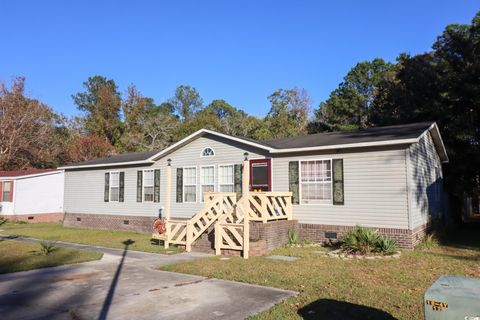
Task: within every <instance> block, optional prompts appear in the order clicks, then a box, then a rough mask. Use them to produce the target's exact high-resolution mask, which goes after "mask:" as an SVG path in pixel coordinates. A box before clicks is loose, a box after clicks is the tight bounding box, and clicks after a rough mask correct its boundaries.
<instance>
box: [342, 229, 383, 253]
mask: <svg viewBox="0 0 480 320" xmlns="http://www.w3.org/2000/svg"><path fill="white" fill-rule="evenodd" d="M378 237H379V235H378V234H377V232H376V231H375V230H373V229H370V228H363V227H360V226H356V227H355V228H354V229H353V230H351V231H348V232H347V233H345V234H344V235H343V237H342V242H343V244H342V248H343V249H344V250H346V251H349V252H359V253H362V254H367V253H371V252H373V251H374V250H375V248H376V245H377V242H378Z"/></svg>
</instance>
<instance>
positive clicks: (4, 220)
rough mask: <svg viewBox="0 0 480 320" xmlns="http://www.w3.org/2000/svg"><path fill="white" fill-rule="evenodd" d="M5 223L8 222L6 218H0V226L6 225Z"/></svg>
mask: <svg viewBox="0 0 480 320" xmlns="http://www.w3.org/2000/svg"><path fill="white" fill-rule="evenodd" d="M7 221H8V220H7V219H6V218H3V217H1V218H0V226H1V225H2V224H5V223H7Z"/></svg>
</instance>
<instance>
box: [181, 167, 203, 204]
mask: <svg viewBox="0 0 480 320" xmlns="http://www.w3.org/2000/svg"><path fill="white" fill-rule="evenodd" d="M192 168H195V201H186V198H185V169H192ZM182 169H183V176H182V179H183V181H182V197H183V203H198V176H199V174H198V172H199V171H200V170H198V168H197V166H188V167H182ZM189 186H192V185H191V184H189Z"/></svg>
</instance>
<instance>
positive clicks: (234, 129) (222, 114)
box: [200, 100, 252, 137]
mask: <svg viewBox="0 0 480 320" xmlns="http://www.w3.org/2000/svg"><path fill="white" fill-rule="evenodd" d="M200 113H201V114H202V115H209V116H210V117H211V116H214V117H215V119H214V120H212V122H211V123H212V124H215V125H213V128H212V129H214V130H217V131H220V132H222V133H226V134H229V135H233V136H243V137H249V136H251V135H252V128H251V127H250V124H251V123H252V120H251V119H250V118H251V116H249V115H248V114H247V113H245V112H244V111H243V110H240V109H237V108H235V107H234V106H232V105H230V104H229V103H228V102H226V101H225V100H213V101H212V102H211V103H210V104H209V105H207V106H206V107H205V109H203V110H202V112H200Z"/></svg>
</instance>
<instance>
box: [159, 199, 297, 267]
mask: <svg viewBox="0 0 480 320" xmlns="http://www.w3.org/2000/svg"><path fill="white" fill-rule="evenodd" d="M204 199H205V200H204V201H205V204H204V206H203V208H202V210H201V211H200V212H199V213H197V214H196V215H195V216H194V217H192V218H191V219H189V220H178V219H168V220H167V221H166V222H167V223H166V231H165V237H164V243H165V247H166V248H168V245H169V244H170V243H173V244H180V245H185V249H186V251H187V252H189V251H191V248H192V244H193V242H194V241H195V240H196V239H198V238H199V237H200V236H201V235H202V234H203V233H204V232H205V231H206V230H207V229H208V228H209V227H210V226H211V225H212V224H213V223H215V253H216V254H217V255H219V254H221V250H222V249H229V250H241V251H243V257H244V258H248V251H249V248H250V244H249V236H250V221H262V222H264V223H266V222H268V221H273V220H282V219H286V220H291V219H292V215H293V213H292V193H291V192H249V193H247V194H245V195H244V196H243V197H242V198H240V199H239V200H238V201H237V196H236V194H235V193H230V192H206V193H205V194H204Z"/></svg>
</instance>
